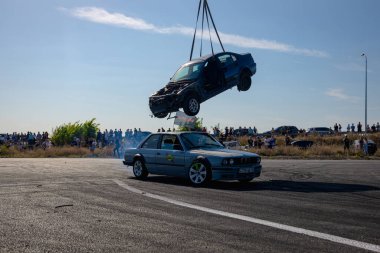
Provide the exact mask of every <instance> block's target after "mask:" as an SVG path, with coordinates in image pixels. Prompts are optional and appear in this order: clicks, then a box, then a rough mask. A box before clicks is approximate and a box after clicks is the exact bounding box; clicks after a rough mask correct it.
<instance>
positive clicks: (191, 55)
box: [190, 0, 202, 61]
mask: <svg viewBox="0 0 380 253" xmlns="http://www.w3.org/2000/svg"><path fill="white" fill-rule="evenodd" d="M201 4H202V0H199V5H198V14H197V22H196V23H195V30H194V36H193V44H192V45H191V53H190V61H191V58H192V57H193V49H194V41H195V35H196V34H197V26H198V18H199V11H200V10H201Z"/></svg>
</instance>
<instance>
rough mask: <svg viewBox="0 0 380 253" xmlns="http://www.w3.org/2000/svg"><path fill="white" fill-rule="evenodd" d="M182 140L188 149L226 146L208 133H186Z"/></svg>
mask: <svg viewBox="0 0 380 253" xmlns="http://www.w3.org/2000/svg"><path fill="white" fill-rule="evenodd" d="M181 137H182V140H183V142H184V144H185V146H186V148H187V149H194V148H224V146H223V145H222V144H220V143H219V142H218V141H217V140H215V139H214V138H213V137H212V136H210V135H209V134H207V133H184V134H181Z"/></svg>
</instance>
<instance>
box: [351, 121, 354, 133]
mask: <svg viewBox="0 0 380 253" xmlns="http://www.w3.org/2000/svg"><path fill="white" fill-rule="evenodd" d="M351 132H353V133H354V132H355V125H354V123H352V124H351Z"/></svg>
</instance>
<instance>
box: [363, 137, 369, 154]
mask: <svg viewBox="0 0 380 253" xmlns="http://www.w3.org/2000/svg"><path fill="white" fill-rule="evenodd" d="M363 151H364V154H365V155H368V139H367V137H364V140H363Z"/></svg>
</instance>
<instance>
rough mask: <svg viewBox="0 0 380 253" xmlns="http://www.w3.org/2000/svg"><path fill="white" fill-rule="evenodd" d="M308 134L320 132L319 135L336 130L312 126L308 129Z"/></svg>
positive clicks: (328, 133)
mask: <svg viewBox="0 0 380 253" xmlns="http://www.w3.org/2000/svg"><path fill="white" fill-rule="evenodd" d="M306 133H307V134H319V135H330V134H333V133H334V131H333V130H332V129H330V128H328V127H311V128H309V129H308V130H307V131H306Z"/></svg>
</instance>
